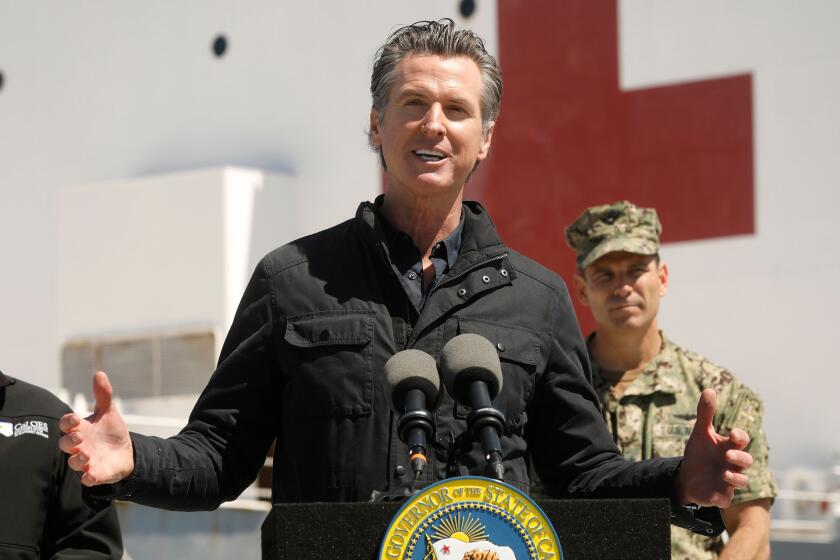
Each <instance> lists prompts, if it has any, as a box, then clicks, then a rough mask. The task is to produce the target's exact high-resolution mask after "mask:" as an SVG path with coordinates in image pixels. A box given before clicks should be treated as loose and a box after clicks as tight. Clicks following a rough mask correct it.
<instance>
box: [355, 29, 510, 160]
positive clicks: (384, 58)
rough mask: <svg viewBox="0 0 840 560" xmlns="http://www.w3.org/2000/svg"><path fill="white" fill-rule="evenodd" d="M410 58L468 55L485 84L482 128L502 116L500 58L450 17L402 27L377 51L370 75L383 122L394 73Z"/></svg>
mask: <svg viewBox="0 0 840 560" xmlns="http://www.w3.org/2000/svg"><path fill="white" fill-rule="evenodd" d="M410 55H440V56H466V57H468V58H471V59H472V60H473V61H474V62H475V63H476V64H477V65H478V69H479V70H480V71H481V82H482V88H481V119H482V122H483V126H482V129H483V131H484V132H485V133H486V132H487V130H488V129H489V128H490V125H491V123H492V122H494V121H495V120H496V119H497V118H498V117H499V106H500V105H501V103H502V71H501V69H500V68H499V63H498V62H496V59H495V58H493V56H492V55H490V54H489V53H488V52H487V50H486V49H485V48H484V40H483V39H482V38H481V37H479V36H478V35H476V34H475V33H473V32H472V31H470V30H469V29H459V30H456V29H455V22H454V21H452V20H451V19H449V18H444V19H441V20H438V21H418V22H417V23H412V24H411V25H406V26H405V27H401V28H400V29H397V30H396V31H394V32H393V33H391V35H390V36H389V37H388V39H387V40H386V41H385V44H384V45H382V46H381V47H380V48H379V50H378V51H377V52H376V57H375V59H374V63H373V73H372V74H371V76H370V94H371V96H372V97H373V108H374V109H376V111H377V112H378V113H379V115H380V119H381V118H382V115H383V113H384V111H385V105H387V104H388V97H389V96H390V94H391V86H392V85H393V83H394V71H395V70H396V67H397V65H398V64H399V63H400V61H402V60H403V59H404V58H405V57H407V56H410ZM368 140H370V132H368ZM371 146H373V144H372V143H371ZM383 163H384V162H383Z"/></svg>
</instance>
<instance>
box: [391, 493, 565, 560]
mask: <svg viewBox="0 0 840 560" xmlns="http://www.w3.org/2000/svg"><path fill="white" fill-rule="evenodd" d="M379 550H380V552H379V559H380V560H562V558H563V552H562V550H561V549H560V543H559V541H558V540H557V534H556V533H555V532H554V527H552V526H551V522H550V521H549V520H548V518H546V516H545V514H544V513H543V511H542V510H541V509H540V507H539V506H538V505H537V504H536V503H535V502H534V501H533V500H532V499H531V498H529V497H528V496H526V495H525V494H523V493H522V492H520V491H519V490H517V489H516V488H514V487H512V486H509V485H507V484H505V483H503V482H499V481H498V480H491V479H489V478H481V477H459V478H450V479H447V480H443V481H441V482H438V483H436V484H433V485H431V486H428V487H426V488H424V489H423V491H422V492H420V493H418V494H417V495H415V496H412V497H411V498H410V499H409V500H408V501H407V502H406V503H405V504H404V505H403V507H402V508H400V510H399V511H398V512H397V514H396V515H395V516H394V519H393V520H392V521H391V524H390V525H389V526H388V530H387V531H386V532H385V537H384V538H383V539H382V544H381V545H380V549H379Z"/></svg>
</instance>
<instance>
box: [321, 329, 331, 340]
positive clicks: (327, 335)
mask: <svg viewBox="0 0 840 560" xmlns="http://www.w3.org/2000/svg"><path fill="white" fill-rule="evenodd" d="M329 339H330V330H329V329H324V330H322V331H321V340H324V341H326V340H329Z"/></svg>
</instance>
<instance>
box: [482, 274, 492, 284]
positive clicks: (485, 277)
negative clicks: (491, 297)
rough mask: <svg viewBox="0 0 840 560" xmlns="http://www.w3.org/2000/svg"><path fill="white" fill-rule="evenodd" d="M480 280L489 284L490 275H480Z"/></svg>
mask: <svg viewBox="0 0 840 560" xmlns="http://www.w3.org/2000/svg"><path fill="white" fill-rule="evenodd" d="M481 281H482V282H484V283H485V284H489V283H490V277H489V276H487V275H486V274H485V275H484V276H482V277H481Z"/></svg>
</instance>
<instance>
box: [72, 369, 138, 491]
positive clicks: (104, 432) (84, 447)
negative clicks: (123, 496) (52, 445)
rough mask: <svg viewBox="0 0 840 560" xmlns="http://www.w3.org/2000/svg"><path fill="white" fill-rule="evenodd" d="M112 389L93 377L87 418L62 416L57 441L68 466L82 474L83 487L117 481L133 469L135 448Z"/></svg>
mask: <svg viewBox="0 0 840 560" xmlns="http://www.w3.org/2000/svg"><path fill="white" fill-rule="evenodd" d="M112 396H113V389H112V388H111V382H110V381H109V380H108V376H107V375H105V373H104V372H102V371H99V372H96V373H95V374H94V375H93V398H94V399H96V408H94V410H93V414H91V415H90V416H88V417H87V418H81V417H80V416H79V415H78V414H74V413H70V414H65V415H64V416H62V417H61V420H60V421H59V424H58V425H59V428H61V431H62V432H64V433H65V435H63V436H61V439H59V441H58V446H59V447H60V448H61V450H62V451H64V452H65V453H67V454H69V455H70V457H69V458H68V459H67V464H68V465H69V466H70V468H71V469H73V470H74V471H78V472H81V473H83V474H82V484H84V485H85V486H95V485H97V484H108V483H111V482H118V481H120V480H122V479H123V478H125V477H127V476H128V475H130V474H131V473H132V471H133V470H134V448H133V445H132V443H131V438H130V437H129V435H128V428H126V426H125V421H123V418H122V416H120V413H119V412H118V411H117V409H116V408H115V407H114V404H113V402H112V400H111V397H112Z"/></svg>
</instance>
